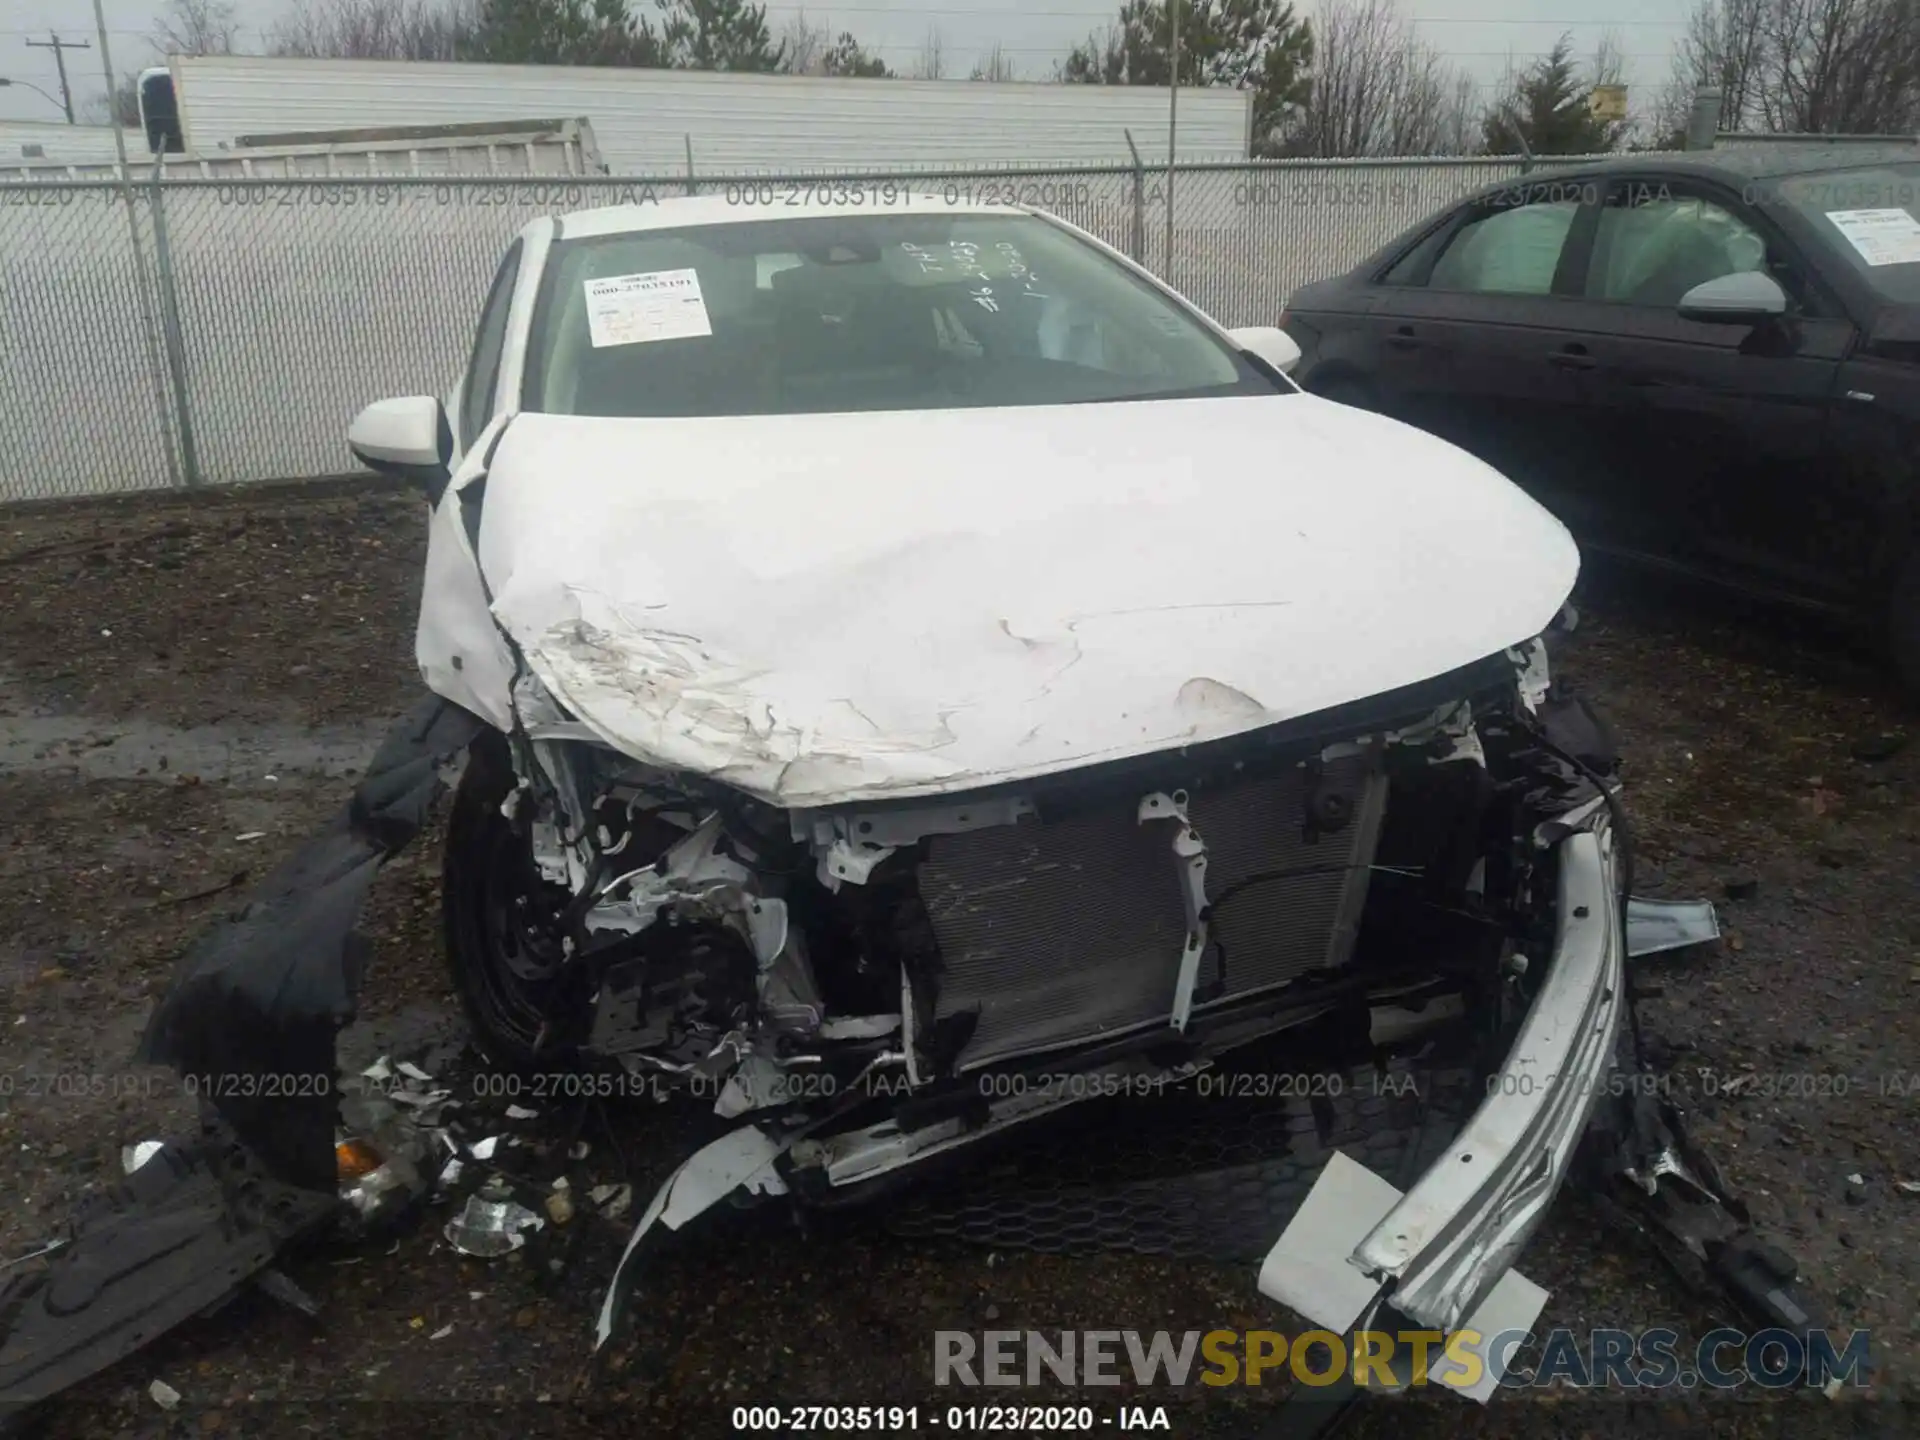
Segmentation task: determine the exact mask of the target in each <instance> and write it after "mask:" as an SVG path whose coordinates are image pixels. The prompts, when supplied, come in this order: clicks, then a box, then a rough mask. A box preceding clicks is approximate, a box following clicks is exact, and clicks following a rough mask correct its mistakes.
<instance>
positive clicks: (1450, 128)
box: [1433, 70, 1487, 155]
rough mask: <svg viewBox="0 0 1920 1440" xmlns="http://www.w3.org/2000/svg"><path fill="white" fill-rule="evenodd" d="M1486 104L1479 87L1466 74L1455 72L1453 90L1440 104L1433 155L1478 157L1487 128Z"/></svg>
mask: <svg viewBox="0 0 1920 1440" xmlns="http://www.w3.org/2000/svg"><path fill="white" fill-rule="evenodd" d="M1486 108H1487V107H1486V105H1485V103H1484V102H1483V101H1482V100H1481V99H1480V87H1479V85H1478V84H1476V83H1475V82H1474V78H1473V76H1471V75H1469V74H1467V73H1466V71H1464V70H1461V71H1456V72H1455V74H1454V77H1453V85H1452V88H1451V89H1449V90H1448V91H1447V92H1446V95H1445V96H1444V98H1443V99H1442V100H1441V102H1440V119H1439V123H1438V124H1437V125H1436V126H1435V127H1434V145H1433V153H1434V154H1435V155H1477V154H1479V153H1480V148H1481V144H1480V142H1481V137H1482V135H1484V134H1485V131H1486V126H1485V125H1484V123H1483V121H1484V118H1485V111H1486Z"/></svg>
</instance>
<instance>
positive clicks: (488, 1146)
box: [467, 1135, 500, 1160]
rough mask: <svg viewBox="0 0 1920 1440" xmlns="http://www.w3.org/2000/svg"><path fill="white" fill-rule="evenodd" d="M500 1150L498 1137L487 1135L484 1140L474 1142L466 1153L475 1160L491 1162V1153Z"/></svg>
mask: <svg viewBox="0 0 1920 1440" xmlns="http://www.w3.org/2000/svg"><path fill="white" fill-rule="evenodd" d="M499 1148H500V1137H499V1136H498V1135H489V1136H487V1138H486V1139H484V1140H476V1141H474V1142H473V1144H471V1145H469V1146H468V1147H467V1153H468V1154H470V1155H472V1156H473V1158H474V1159H476V1160H491V1159H493V1152H494V1151H495V1150H498V1149H499Z"/></svg>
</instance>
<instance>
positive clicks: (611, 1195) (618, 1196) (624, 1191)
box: [587, 1185, 633, 1220]
mask: <svg viewBox="0 0 1920 1440" xmlns="http://www.w3.org/2000/svg"><path fill="white" fill-rule="evenodd" d="M587 1198H588V1199H589V1200H591V1201H593V1203H594V1205H595V1206H596V1207H598V1209H599V1211H600V1213H601V1214H602V1215H604V1216H606V1217H607V1218H608V1219H609V1220H618V1219H619V1218H620V1217H621V1216H622V1215H624V1214H626V1213H627V1207H628V1206H629V1205H631V1204H632V1203H633V1186H631V1185H596V1186H594V1187H593V1189H591V1190H589V1191H588V1192H587Z"/></svg>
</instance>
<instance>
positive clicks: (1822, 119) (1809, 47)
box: [1657, 0, 1920, 135]
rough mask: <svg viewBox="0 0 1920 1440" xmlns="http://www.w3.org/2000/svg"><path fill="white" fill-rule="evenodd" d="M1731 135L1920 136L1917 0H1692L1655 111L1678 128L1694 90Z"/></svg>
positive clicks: (1663, 125) (1664, 123) (1667, 126)
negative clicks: (1715, 100)
mask: <svg viewBox="0 0 1920 1440" xmlns="http://www.w3.org/2000/svg"><path fill="white" fill-rule="evenodd" d="M1705 85H1711V86H1715V87H1717V88H1718V89H1719V90H1720V92H1721V97H1722V101H1721V111H1720V125H1721V128H1723V129H1728V130H1750V129H1754V128H1759V129H1762V130H1768V131H1773V132H1782V131H1807V132H1816V133H1826V134H1832V133H1841V132H1859V133H1866V134H1871V133H1883V134H1907V135H1910V134H1912V133H1913V132H1914V131H1915V130H1917V129H1920V6H1916V3H1915V0H1697V3H1696V4H1695V6H1694V9H1693V12H1692V14H1691V15H1690V16H1689V17H1688V21H1687V33H1686V35H1685V37H1684V38H1683V39H1682V41H1681V43H1680V50H1679V53H1678V55H1677V56H1676V57H1675V60H1674V70H1673V75H1672V78H1671V79H1670V80H1669V81H1668V84H1667V87H1666V89H1665V90H1664V91H1663V92H1662V94H1661V97H1660V102H1659V105H1658V107H1657V110H1658V117H1659V127H1660V129H1661V130H1662V131H1665V132H1669V133H1672V132H1676V131H1678V130H1679V129H1681V128H1683V127H1684V124H1685V116H1686V113H1687V112H1688V111H1689V110H1690V109H1691V105H1692V92H1693V90H1694V88H1695V87H1696V86H1705Z"/></svg>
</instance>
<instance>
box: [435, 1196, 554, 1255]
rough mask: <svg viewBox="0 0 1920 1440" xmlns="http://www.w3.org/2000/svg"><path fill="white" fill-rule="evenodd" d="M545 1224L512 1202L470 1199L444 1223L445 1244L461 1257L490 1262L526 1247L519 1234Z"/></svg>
mask: <svg viewBox="0 0 1920 1440" xmlns="http://www.w3.org/2000/svg"><path fill="white" fill-rule="evenodd" d="M546 1223H547V1222H546V1221H544V1220H542V1219H541V1218H540V1217H539V1216H538V1215H536V1214H534V1213H533V1211H531V1210H529V1209H527V1207H526V1206H524V1205H520V1204H516V1203H515V1202H514V1201H512V1200H482V1199H481V1198H480V1197H479V1196H478V1195H471V1196H469V1197H468V1198H467V1208H466V1209H464V1210H462V1211H461V1212H460V1213H459V1214H458V1215H457V1216H455V1217H454V1218H453V1219H451V1220H449V1221H448V1222H447V1228H446V1236H447V1243H448V1244H449V1245H451V1246H453V1248H454V1249H456V1250H458V1251H459V1252H460V1253H461V1254H462V1255H475V1256H478V1257H479V1258H480V1259H482V1260H492V1259H495V1258H497V1257H499V1256H501V1255H506V1254H509V1253H511V1252H512V1251H515V1250H518V1249H519V1248H520V1247H521V1246H522V1245H524V1244H526V1243H527V1237H526V1236H525V1235H524V1234H522V1233H521V1232H522V1231H526V1230H540V1229H544V1228H545V1226H546Z"/></svg>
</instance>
